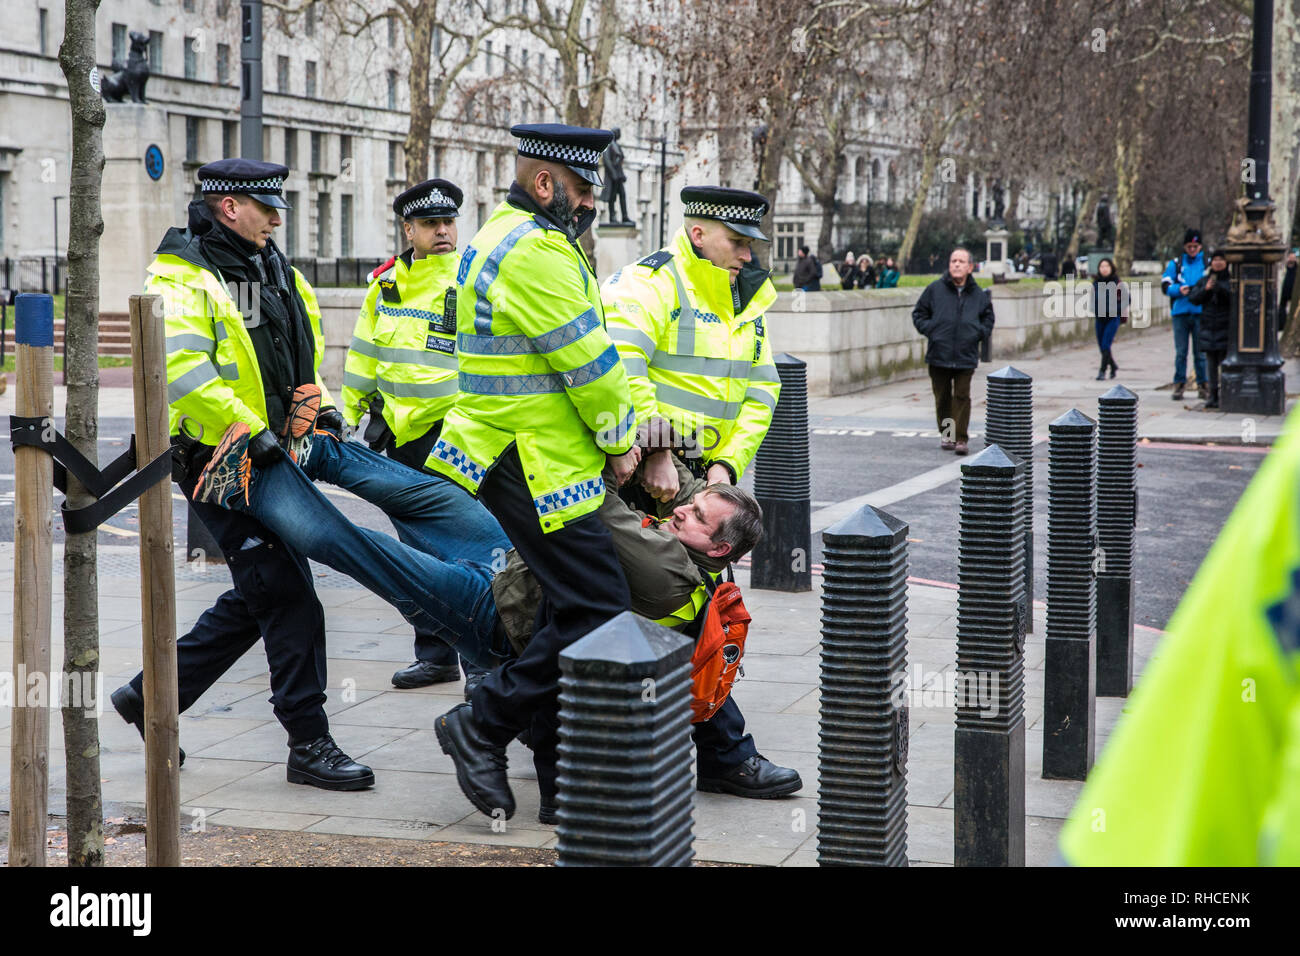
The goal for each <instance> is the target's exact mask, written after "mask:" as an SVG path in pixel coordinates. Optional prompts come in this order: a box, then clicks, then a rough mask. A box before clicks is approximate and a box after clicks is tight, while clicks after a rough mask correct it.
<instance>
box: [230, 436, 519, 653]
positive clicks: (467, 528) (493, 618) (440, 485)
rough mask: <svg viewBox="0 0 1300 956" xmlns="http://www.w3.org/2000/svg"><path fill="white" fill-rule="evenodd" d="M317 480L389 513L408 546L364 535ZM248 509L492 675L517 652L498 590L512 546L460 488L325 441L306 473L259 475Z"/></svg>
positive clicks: (350, 445)
mask: <svg viewBox="0 0 1300 956" xmlns="http://www.w3.org/2000/svg"><path fill="white" fill-rule="evenodd" d="M312 478H320V479H321V480H323V481H328V482H330V483H331V484H336V485H338V486H339V487H341V488H346V489H347V490H348V491H351V492H352V493H353V494H355V495H357V496H358V497H360V498H362V499H364V500H366V501H368V502H370V503H371V504H374V505H376V506H378V507H379V508H381V509H382V510H383V511H384V512H385V513H386V514H387V515H388V517H389V519H390V520H391V521H392V522H393V525H394V527H396V528H397V532H398V535H399V536H400V538H401V539H402V540H401V541H396V540H394V539H393V538H392V537H391V536H389V535H386V534H383V533H380V532H377V531H371V530H369V529H367V528H358V527H357V526H356V525H354V524H353V523H352V522H351V521H349V520H348V519H347V518H346V517H344V516H343V514H342V513H341V512H340V511H339V510H338V508H336V507H335V506H334V505H333V503H332V502H330V500H329V499H328V498H326V497H325V495H323V494H322V493H321V492H320V490H319V489H317V488H316V486H315V485H314V484H312ZM247 511H248V514H250V515H251V516H252V517H254V518H256V519H257V520H258V521H260V522H262V524H264V525H266V527H268V528H270V529H271V531H273V532H274V533H275V534H276V535H277V536H278V537H279V538H281V539H282V540H283V541H284V542H285V544H287V545H289V547H291V548H294V549H295V550H297V551H299V552H301V553H302V554H304V555H306V556H307V557H309V558H312V559H314V560H316V561H319V562H320V563H322V564H325V565H328V566H329V567H331V568H333V569H334V570H336V571H338V572H340V573H342V574H346V575H348V576H349V577H351V578H353V579H355V580H356V581H357V582H359V583H360V584H363V585H364V586H365V587H367V588H369V589H370V590H371V591H373V592H374V593H375V594H377V595H379V596H380V597H382V598H383V599H384V600H386V601H388V602H389V603H390V604H392V605H393V606H394V607H395V608H397V610H398V611H399V612H400V613H401V615H402V616H403V617H404V618H406V620H407V621H409V622H410V623H412V624H414V625H417V626H423V627H426V628H428V629H429V630H431V631H433V632H434V633H435V634H437V636H438V637H439V638H441V639H442V640H443V641H445V642H446V643H448V644H450V645H452V646H453V647H455V648H456V650H457V652H458V653H459V654H460V655H461V656H462V657H464V658H465V659H467V660H469V661H471V662H473V663H475V664H478V665H480V666H482V667H488V668H491V667H495V666H496V665H497V664H499V663H500V662H501V661H502V660H504V659H505V658H506V657H507V656H508V655H509V653H510V650H509V644H508V643H507V641H506V639H505V635H504V632H503V631H502V629H501V627H500V625H499V622H498V618H497V613H496V603H495V601H494V600H493V596H492V587H491V583H492V577H493V575H494V574H495V568H494V564H495V565H496V566H497V567H500V566H501V564H502V562H504V559H505V553H506V551H507V550H508V549H509V547H510V542H509V540H508V539H507V538H506V536H505V534H504V533H502V531H501V529H500V527H499V526H498V525H497V523H496V521H495V520H494V519H493V518H492V516H491V515H490V514H488V512H487V511H486V510H485V509H484V508H483V507H482V506H481V505H480V504H479V503H478V502H476V501H475V500H474V499H473V498H471V497H470V496H469V495H468V494H467V493H466V492H464V491H463V490H461V489H460V488H458V487H456V486H455V485H453V484H452V483H451V482H448V481H446V480H444V479H442V478H435V477H433V476H431V475H425V474H421V473H420V472H417V471H414V470H412V469H410V468H407V467H406V466H405V465H401V464H398V463H397V462H394V461H391V460H390V459H388V458H385V457H384V456H382V455H378V454H376V453H375V452H372V451H371V450H370V449H368V448H366V447H365V446H363V445H361V444H359V443H357V442H336V441H334V440H333V439H330V438H327V437H325V436H322V435H317V436H316V439H315V441H314V442H313V443H312V449H311V454H310V455H309V456H308V458H307V460H306V461H305V462H304V467H302V468H300V467H298V466H297V465H294V464H293V462H292V461H290V460H289V459H288V457H287V456H286V457H285V458H284V460H283V461H281V462H279V463H278V464H275V465H273V466H271V467H269V468H260V469H254V472H253V479H252V490H251V494H250V502H249V505H248V508H247Z"/></svg>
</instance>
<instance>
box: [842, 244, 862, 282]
mask: <svg viewBox="0 0 1300 956" xmlns="http://www.w3.org/2000/svg"><path fill="white" fill-rule="evenodd" d="M839 271H840V288H841V289H852V288H853V286H854V284H855V283H856V281H857V277H858V261H857V259H856V258H854V256H853V250H852V249H850V250H849V251H848V252H846V253H844V261H843V262H841V263H840V270H839Z"/></svg>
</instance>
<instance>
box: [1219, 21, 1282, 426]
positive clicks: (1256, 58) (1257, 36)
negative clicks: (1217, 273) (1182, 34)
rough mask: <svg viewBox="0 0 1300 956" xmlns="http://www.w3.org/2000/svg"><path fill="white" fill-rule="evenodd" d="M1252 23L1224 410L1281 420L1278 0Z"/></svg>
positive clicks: (1229, 254)
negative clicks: (1274, 177)
mask: <svg viewBox="0 0 1300 956" xmlns="http://www.w3.org/2000/svg"><path fill="white" fill-rule="evenodd" d="M1253 26H1254V32H1253V44H1252V49H1251V58H1250V113H1249V120H1248V127H1247V129H1248V132H1247V154H1246V155H1247V160H1246V163H1245V170H1244V172H1243V179H1244V180H1245V182H1246V195H1244V196H1242V197H1241V198H1240V199H1238V200H1237V203H1236V208H1235V209H1234V210H1233V213H1232V222H1231V224H1230V225H1229V226H1228V241H1227V243H1226V245H1225V248H1224V257H1225V258H1226V259H1227V260H1228V267H1229V269H1230V273H1231V276H1232V279H1231V281H1232V292H1233V296H1232V315H1231V326H1230V330H1229V335H1228V354H1227V356H1226V357H1225V358H1224V360H1223V365H1222V367H1221V369H1220V375H1221V377H1222V385H1221V389H1220V391H1221V397H1220V407H1221V408H1222V410H1223V411H1225V412H1232V413H1236V414H1242V413H1244V414H1251V415H1281V414H1282V413H1283V412H1285V411H1286V375H1285V373H1283V371H1282V364H1283V362H1282V355H1281V353H1280V352H1279V351H1278V345H1277V313H1276V302H1277V296H1276V285H1277V264H1278V263H1279V262H1280V261H1281V260H1282V256H1283V254H1284V253H1285V251H1286V247H1285V245H1284V243H1283V241H1282V230H1281V229H1279V228H1278V225H1277V223H1276V221H1275V220H1274V218H1273V211H1274V208H1275V207H1274V205H1273V200H1272V199H1270V198H1269V195H1268V151H1269V138H1270V128H1269V127H1270V116H1269V111H1270V109H1271V101H1272V94H1273V80H1272V70H1273V0H1255V10H1254V25H1253Z"/></svg>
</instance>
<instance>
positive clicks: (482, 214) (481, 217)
mask: <svg viewBox="0 0 1300 956" xmlns="http://www.w3.org/2000/svg"><path fill="white" fill-rule="evenodd" d="M474 211H475V212H476V213H478V223H477V224H476V225H475V227H474V229H475V231H478V230H479V229H482V228H483V223H485V222H487V203H485V202H481V203H475V205H474Z"/></svg>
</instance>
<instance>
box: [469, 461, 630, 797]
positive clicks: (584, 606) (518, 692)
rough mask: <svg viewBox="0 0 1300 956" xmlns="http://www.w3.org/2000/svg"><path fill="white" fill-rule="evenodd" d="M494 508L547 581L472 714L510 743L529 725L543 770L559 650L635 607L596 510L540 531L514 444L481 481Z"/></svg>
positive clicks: (553, 743)
mask: <svg viewBox="0 0 1300 956" xmlns="http://www.w3.org/2000/svg"><path fill="white" fill-rule="evenodd" d="M479 500H480V501H482V502H483V504H484V505H485V506H486V507H487V509H488V510H489V511H491V512H492V514H493V516H494V517H495V518H496V519H497V521H498V522H499V523H500V524H501V528H502V530H504V531H505V533H506V535H507V536H508V537H509V538H510V543H511V544H513V545H514V546H515V549H516V550H517V551H518V552H519V555H520V557H522V558H523V559H524V563H525V564H527V565H528V567H529V569H530V570H531V571H532V572H533V575H534V576H535V577H536V578H537V582H538V584H540V585H541V588H542V603H541V605H540V606H539V607H538V609H537V618H536V621H535V624H534V627H533V636H532V639H531V640H530V641H529V642H528V645H527V646H526V647H525V648H524V652H523V654H521V655H520V656H519V657H516V658H514V659H513V660H509V661H506V662H505V663H504V664H502V665H501V666H500V667H498V668H496V669H495V670H494V671H492V672H491V673H490V674H488V676H487V678H486V679H484V681H483V683H482V684H480V685H479V686H478V689H477V690H475V692H474V695H473V698H472V702H473V706H474V718H475V720H476V721H477V722H478V724H479V725H480V726H481V727H482V729H483V733H484V735H485V736H486V737H487V738H488V739H489V740H491V741H492V742H493V743H495V744H499V745H501V746H505V745H506V744H507V743H509V742H510V739H511V738H512V737H514V736H515V735H516V734H518V733H519V732H520V731H522V730H526V729H531V732H532V748H533V759H534V763H535V764H536V765H537V767H538V773H539V775H540V774H542V773H543V772H544V768H553V767H554V766H555V761H556V748H557V746H558V744H559V734H558V732H559V726H560V716H559V712H560V702H559V689H560V651H562V650H564V648H566V647H568V646H569V645H570V644H572V643H573V642H574V641H576V640H578V639H579V638H582V637H585V636H586V635H587V634H589V633H590V632H591V631H594V630H595V629H596V628H598V627H600V625H602V624H604V623H605V622H606V621H608V620H609V619H610V618H613V617H616V616H617V615H619V614H621V613H622V612H623V611H627V610H630V609H631V607H632V597H631V594H630V593H629V591H628V587H627V580H626V578H624V576H623V568H622V567H621V566H620V565H619V563H618V554H617V553H616V552H615V551H614V540H613V538H612V537H611V536H610V533H609V529H608V528H606V527H605V525H604V523H603V522H602V521H601V520H600V518H598V517H597V516H596V514H595V513H594V512H593V513H591V514H588V515H584V516H583V517H581V518H579V519H578V520H577V521H571V522H569V523H568V524H566V525H565V526H564V527H563V528H561V529H560V530H558V531H553V532H551V533H550V534H543V532H542V527H541V524H540V522H539V521H538V518H537V509H536V508H535V507H534V506H533V496H532V493H531V492H530V491H529V490H528V484H527V482H526V480H525V478H524V472H523V467H522V466H521V464H520V462H519V453H518V451H517V450H516V449H515V448H514V446H511V447H510V448H509V449H508V450H507V451H506V452H505V453H504V454H502V456H501V457H500V458H499V459H497V463H496V464H495V465H494V466H493V467H492V470H491V471H490V472H488V474H487V477H486V478H484V479H483V483H482V485H480V486H479Z"/></svg>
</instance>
